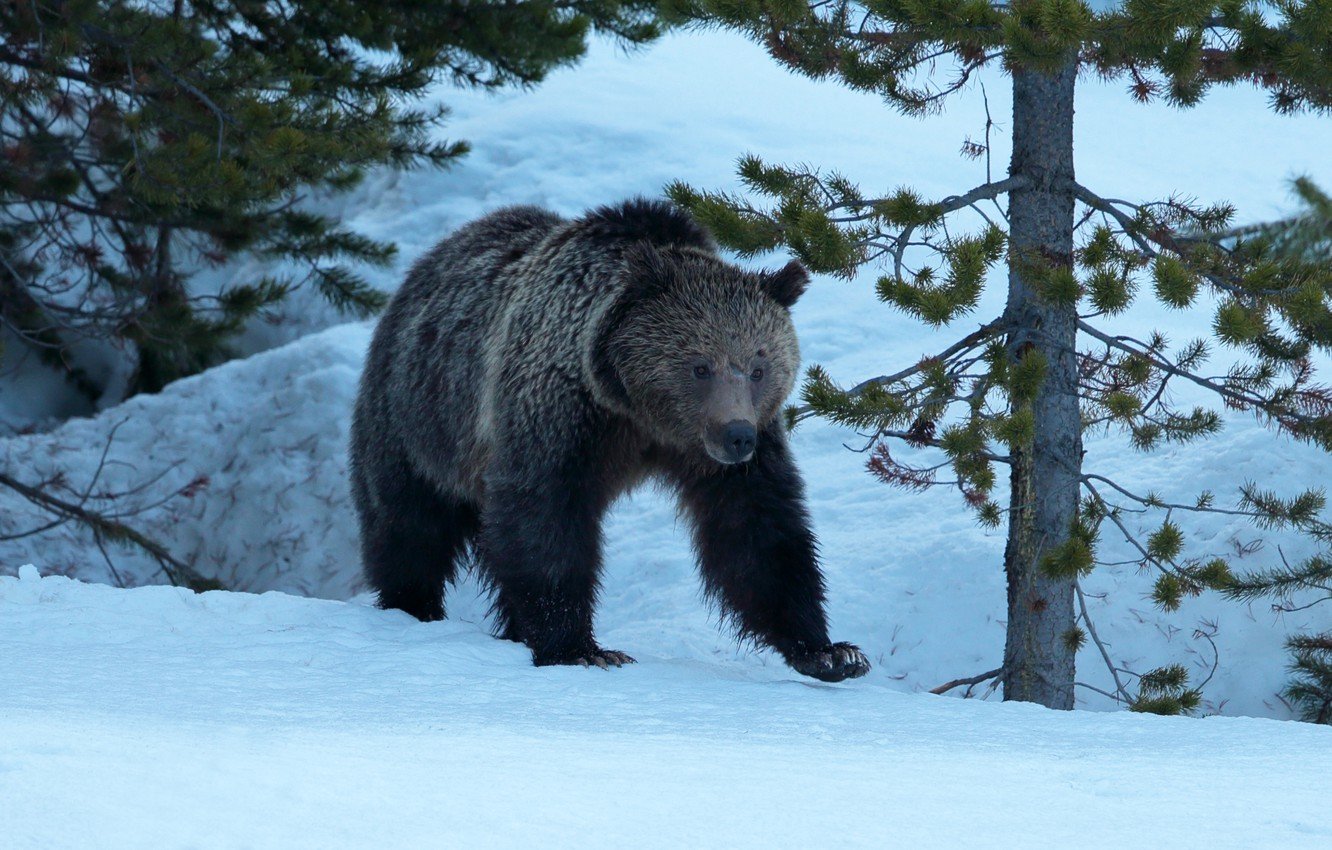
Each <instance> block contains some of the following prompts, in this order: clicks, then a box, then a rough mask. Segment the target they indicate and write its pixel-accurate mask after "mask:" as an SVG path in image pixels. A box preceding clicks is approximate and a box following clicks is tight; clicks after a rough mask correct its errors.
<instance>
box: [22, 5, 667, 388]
mask: <svg viewBox="0 0 1332 850" xmlns="http://www.w3.org/2000/svg"><path fill="white" fill-rule="evenodd" d="M651 15H652V4H651V3H648V2H644V0H629V1H628V2H619V1H618V0H561V2H545V0H538V2H524V3H463V2H456V0H427V2H381V3H356V2H350V0H329V2H321V3H272V2H252V1H251V0H219V2H192V0H172V2H162V3H141V2H125V1H124V0H51V2H40V3H6V4H3V5H2V6H0V102H2V103H3V108H4V111H3V115H4V120H3V122H0V318H2V319H3V322H4V324H5V326H6V327H8V328H9V329H10V330H11V331H13V332H14V333H16V334H17V335H18V337H19V339H20V340H21V341H22V343H23V344H24V345H26V346H28V347H30V348H32V349H34V350H36V351H37V352H38V353H39V354H41V355H42V356H44V357H45V358H46V360H47V361H48V362H50V363H52V364H54V365H56V366H58V367H60V368H62V369H64V370H65V371H66V373H67V375H68V377H69V378H70V380H71V381H73V382H74V383H75V384H76V385H77V386H79V388H80V389H82V390H83V391H84V392H85V394H87V395H88V396H90V397H92V398H96V397H97V396H98V395H100V393H101V391H102V389H103V388H102V387H101V386H99V385H98V384H97V382H96V381H95V380H94V379H93V378H92V377H91V376H89V375H88V374H87V373H86V372H84V371H83V370H81V369H80V368H79V367H78V366H77V365H76V363H75V361H73V360H71V358H70V356H69V354H70V349H71V346H73V345H75V344H76V343H78V342H79V341H80V340H81V339H85V338H88V337H98V338H111V339H114V340H119V341H121V342H123V343H128V344H129V345H131V346H133V348H134V349H135V350H136V352H137V363H138V372H137V376H136V378H135V382H134V386H133V387H132V389H133V390H156V389H158V388H160V387H161V386H162V385H163V384H165V383H167V382H168V381H171V380H173V379H175V378H177V377H180V376H182V375H187V374H190V373H192V372H195V371H198V370H199V369H201V368H204V367H206V366H208V365H209V364H211V363H214V362H217V361H218V360H219V359H220V358H222V357H225V356H226V355H227V340H228V338H229V337H231V336H232V335H233V334H234V333H235V332H236V331H237V330H239V329H240V328H241V327H242V325H243V324H244V323H245V321H246V320H247V319H248V318H250V317H251V316H254V315H255V314H256V313H259V312H260V311H264V310H266V309H269V308H271V307H272V306H273V305H275V304H276V303H277V302H279V301H280V300H282V298H283V297H284V296H285V295H286V294H287V293H289V292H290V291H291V290H292V289H293V288H294V287H296V286H299V285H302V284H309V285H313V286H315V287H317V288H318V290H319V292H320V293H322V294H323V295H324V296H325V297H326V298H327V299H328V300H329V301H331V302H332V303H333V304H334V305H336V306H338V307H340V308H343V309H345V310H347V311H350V312H352V313H354V314H366V313H369V312H372V311H374V310H375V309H377V308H378V307H379V306H380V305H381V304H382V302H383V300H384V296H383V295H382V293H380V292H378V291H376V290H374V289H372V288H371V287H370V286H369V285H368V284H367V282H366V281H365V279H364V278H363V277H362V276H361V275H360V274H358V273H357V272H356V271H355V270H354V264H357V263H369V264H384V263H387V262H389V260H390V259H391V257H392V256H393V250H394V248H393V246H392V245H391V244H389V243H385V242H379V241H375V240H372V239H368V238H366V237H365V236H362V235H360V234H357V233H355V232H353V231H352V230H350V229H348V228H345V227H343V226H341V225H339V224H338V222H336V221H334V220H332V219H330V218H329V217H327V216H322V215H317V214H313V213H311V212H309V211H308V210H307V209H306V208H303V206H302V204H301V201H302V199H304V198H305V197H307V196H308V195H309V193H311V192H313V191H320V192H341V191H346V190H347V189H349V188H351V187H352V186H354V185H355V184H356V182H357V181H358V180H359V179H360V178H361V177H362V175H364V174H365V173H366V172H367V170H369V169H372V168H375V167H379V166H386V165H387V166H392V167H397V168H407V167H412V166H443V165H446V164H448V163H450V162H451V161H453V160H454V159H455V158H456V157H458V156H460V155H461V154H462V153H464V151H465V150H466V146H465V145H464V144H462V143H459V142H442V141H438V140H436V138H435V137H434V136H433V135H432V130H434V129H435V128H436V127H437V126H438V125H439V123H440V121H441V119H442V118H443V117H444V114H445V111H444V109H443V108H432V109H422V108H417V107H413V106H411V105H410V102H411V101H412V99H413V98H417V97H418V96H419V95H421V94H422V93H423V92H424V91H425V90H426V89H427V87H428V86H430V85H431V84H432V83H433V82H435V81H436V80H440V79H444V80H450V81H452V82H454V83H457V84H460V85H465V86H475V87H483V88H493V87H498V86H504V85H512V84H517V85H528V84H532V83H535V82H537V81H539V80H541V79H542V77H543V75H544V74H545V73H547V72H548V71H549V70H550V69H552V68H555V67H558V66H561V65H566V64H569V63H571V62H574V61H575V60H577V59H578V58H579V57H580V56H581V55H582V54H583V53H584V51H585V47H586V39H587V36H588V34H589V32H590V31H592V30H599V31H602V32H606V33H610V34H612V35H614V36H616V37H618V38H619V39H621V40H622V41H623V42H624V43H630V44H632V43H638V42H642V41H645V40H647V39H650V38H651V37H653V36H654V35H655V33H656V31H657V30H656V27H655V25H654V24H653V22H652V17H651ZM240 252H249V253H251V254H253V255H256V256H259V257H262V258H269V259H273V260H285V261H288V266H294V267H296V268H299V269H302V270H303V271H302V272H300V273H294V274H284V275H278V274H274V275H270V276H262V277H257V278H253V279H249V280H241V281H237V282H236V283H235V284H233V285H231V286H229V287H228V288H227V289H225V290H224V291H223V292H222V293H221V294H220V296H218V297H216V298H211V299H207V300H205V299H201V298H199V297H197V296H196V295H195V294H193V293H191V291H190V289H189V287H188V276H189V274H190V272H191V270H193V269H196V268H198V267H199V265H200V264H218V263H222V262H225V261H226V260H227V259H228V258H231V257H234V256H236V255H237V254H238V253H240Z"/></svg>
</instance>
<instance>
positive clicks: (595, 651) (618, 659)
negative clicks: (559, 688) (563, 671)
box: [533, 646, 638, 670]
mask: <svg viewBox="0 0 1332 850" xmlns="http://www.w3.org/2000/svg"><path fill="white" fill-rule="evenodd" d="M533 663H535V664H536V666H538V667H549V666H552V665H556V664H567V665H574V664H576V665H578V666H579V667H600V668H601V669H602V670H609V669H610V668H612V667H623V666H624V665H626V664H637V663H638V662H637V661H635V660H634V659H633V658H632V657H631V656H629V655H627V654H626V653H623V652H619V651H617V650H614V649H602V648H601V647H599V646H598V647H594V648H592V649H590V650H587V651H585V652H581V653H579V654H577V655H572V656H562V657H559V658H535V659H533Z"/></svg>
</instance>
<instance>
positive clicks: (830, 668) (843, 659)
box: [788, 643, 870, 682]
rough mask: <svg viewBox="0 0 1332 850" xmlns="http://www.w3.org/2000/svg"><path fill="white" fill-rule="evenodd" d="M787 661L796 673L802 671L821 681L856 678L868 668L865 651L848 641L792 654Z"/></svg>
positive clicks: (867, 670)
mask: <svg viewBox="0 0 1332 850" xmlns="http://www.w3.org/2000/svg"><path fill="white" fill-rule="evenodd" d="M788 663H789V664H790V665H791V667H792V669H794V670H795V671H796V672H797V673H804V674H805V675H806V676H809V677H811V678H814V679H818V680H819V681H821V682H840V681H842V680H843V679H857V678H859V677H861V676H863V675H865V674H866V673H868V672H869V669H870V663H869V659H868V658H866V657H865V653H863V652H861V651H860V647H858V646H856V645H855V644H850V643H834V644H831V645H829V646H825V647H822V648H821V649H815V650H807V651H805V652H802V653H800V654H798V655H797V654H793V655H792V656H791V657H790V658H789V659H788Z"/></svg>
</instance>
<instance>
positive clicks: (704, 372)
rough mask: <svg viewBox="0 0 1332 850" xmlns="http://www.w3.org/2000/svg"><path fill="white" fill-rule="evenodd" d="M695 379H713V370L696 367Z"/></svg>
mask: <svg viewBox="0 0 1332 850" xmlns="http://www.w3.org/2000/svg"><path fill="white" fill-rule="evenodd" d="M694 377H695V378H699V379H703V378H710V377H712V370H711V369H709V368H708V367H707V366H695V367H694Z"/></svg>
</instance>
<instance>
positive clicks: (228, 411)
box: [0, 325, 370, 598]
mask: <svg viewBox="0 0 1332 850" xmlns="http://www.w3.org/2000/svg"><path fill="white" fill-rule="evenodd" d="M369 333H370V331H369V327H368V326H366V325H345V326H341V327H338V328H335V329H333V330H330V331H326V332H324V333H322V334H318V335H315V336H311V337H307V338H305V339H303V340H301V341H300V342H299V343H296V344H293V345H289V346H286V347H284V348H281V349H277V350H274V351H269V352H266V353H264V354H263V355H260V356H257V357H254V358H252V359H249V360H241V361H234V362H232V363H228V364H226V365H224V366H221V367H219V368H217V369H212V370H210V371H208V372H206V373H205V374H203V375H199V376H197V377H194V378H190V379H188V380H184V381H178V382H176V383H174V384H172V385H171V386H170V387H168V388H167V390H166V391H165V392H163V393H161V394H159V395H155V396H146V395H145V396H136V397H135V398H133V399H131V400H129V401H128V402H126V403H124V404H122V405H119V406H118V407H115V408H113V409H111V410H108V411H105V412H103V413H101V414H100V415H98V416H97V417H95V418H91V419H74V420H71V421H69V422H66V423H65V424H63V425H62V426H60V427H59V428H57V429H56V430H54V431H52V432H49V433H46V434H32V435H26V436H21V437H14V438H10V439H8V440H3V441H0V468H2V469H5V470H8V471H9V472H10V474H12V475H15V476H17V477H20V478H22V479H23V480H24V481H26V482H29V483H32V482H36V481H39V480H46V479H49V478H51V477H52V476H55V475H60V476H61V477H62V480H63V481H64V482H65V484H66V485H67V486H68V487H69V488H70V489H71V490H72V491H74V492H78V493H83V492H87V491H88V490H89V488H91V496H92V498H91V499H90V500H89V502H88V505H89V507H91V508H94V509H100V510H108V509H114V510H119V511H125V510H133V509H135V508H143V507H147V506H151V505H155V504H157V503H158V502H160V501H161V500H163V499H166V500H167V501H165V502H164V503H163V504H161V505H160V507H155V508H151V509H149V510H147V511H146V512H145V513H143V514H141V515H131V516H128V517H126V518H125V520H124V521H125V522H126V523H127V524H129V525H131V526H132V527H134V528H136V529H138V530H139V531H141V532H143V533H145V534H148V535H149V536H151V537H153V538H155V539H157V540H159V541H160V542H162V543H163V544H165V545H166V547H167V548H168V549H169V550H170V551H171V552H172V553H173V554H174V555H175V556H176V557H177V558H180V559H181V560H184V561H186V562H187V563H191V564H193V565H194V566H195V568H196V569H197V570H198V571H199V572H200V573H201V574H202V575H204V576H205V577H208V578H215V579H217V580H218V581H219V582H221V583H222V585H223V586H225V587H227V588H230V589H233V590H252V591H263V590H286V591H290V592H292V593H302V594H307V595H311V596H329V597H335V598H344V597H347V596H349V595H350V594H351V593H353V592H354V590H355V583H356V580H357V572H358V570H359V554H358V552H357V548H356V532H355V528H354V524H353V523H352V522H351V518H350V516H349V513H348V511H349V508H348V496H347V492H346V490H347V484H346V467H347V464H346V455H347V451H346V446H347V430H348V427H349V425H350V416H351V405H352V400H353V398H354V397H355V394H356V381H357V379H358V377H359V375H360V370H361V360H362V359H363V357H364V354H365V348H366V346H367V345H368V344H369V339H370V337H369ZM104 454H105V462H103V455H104ZM99 465H100V472H99ZM94 479H96V480H95V481H94ZM144 485H147V487H146V489H143V490H141V491H140V492H137V493H132V492H130V491H134V490H136V489H138V488H141V487H143V486H144ZM182 489H185V490H186V493H184V494H181V495H175V496H173V495H172V494H174V493H176V492H177V491H179V490H182ZM114 493H129V495H126V496H123V497H121V498H117V499H114V500H107V499H104V498H99V497H100V496H105V495H108V494H114ZM63 495H64V497H65V498H70V499H72V498H73V495H72V493H71V492H66V493H64V494H63ZM49 518H50V517H49V515H46V514H43V513H42V512H41V511H39V510H37V509H36V508H34V507H33V506H32V505H30V504H28V503H27V502H26V501H25V500H23V499H22V498H21V497H20V496H18V495H17V494H16V493H13V492H11V491H9V490H4V491H2V492H0V534H2V533H5V532H15V531H21V530H25V529H28V528H33V527H36V526H39V525H41V524H43V523H45V522H46V521H47V520H49ZM107 551H108V554H109V555H110V560H111V563H112V564H114V573H113V572H112V570H113V567H112V566H111V565H108V563H107V562H106V560H105V559H103V558H102V557H101V556H100V554H99V552H98V548H97V546H96V543H95V542H94V540H93V538H92V535H91V534H90V533H89V532H88V530H87V529H86V528H84V527H80V526H78V525H74V524H71V525H66V526H63V527H61V528H59V529H56V530H54V531H52V532H48V533H46V534H43V535H40V536H34V537H27V538H23V539H20V540H17V541H8V542H6V543H5V544H4V548H3V549H0V552H3V558H4V561H5V562H4V563H3V564H0V572H5V571H7V572H9V573H10V574H12V573H13V571H14V569H15V568H16V567H17V566H18V564H21V563H24V562H27V561H31V562H33V563H37V564H40V565H41V567H42V570H43V571H45V572H55V573H61V574H68V575H78V576H80V577H81V578H85V579H89V580H93V581H100V582H107V583H113V584H118V583H121V582H123V583H126V584H130V585H137V584H144V583H149V582H162V581H165V577H164V576H162V575H161V574H160V572H159V570H158V567H157V565H156V563H155V562H154V561H153V560H152V559H151V558H149V557H147V556H146V555H145V554H144V553H143V552H141V551H136V550H135V549H134V548H133V547H129V546H125V545H117V544H114V543H112V544H108V546H107Z"/></svg>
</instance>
